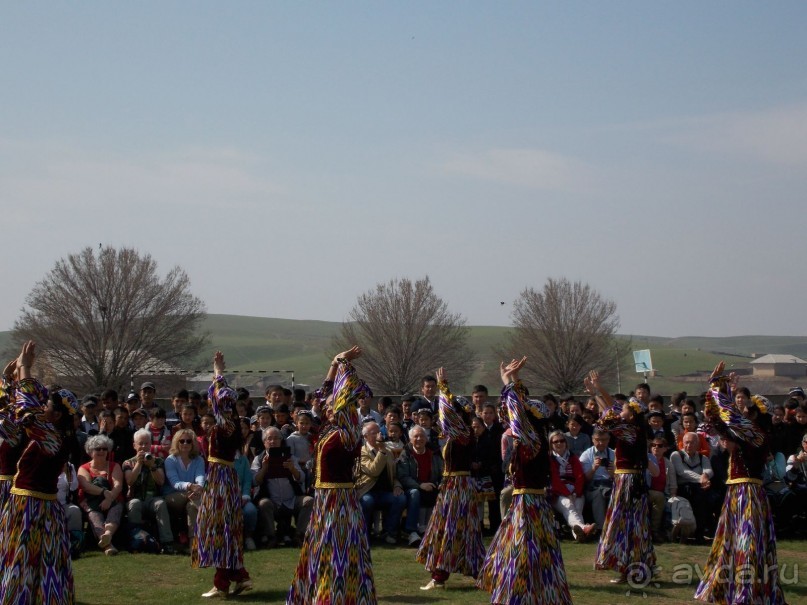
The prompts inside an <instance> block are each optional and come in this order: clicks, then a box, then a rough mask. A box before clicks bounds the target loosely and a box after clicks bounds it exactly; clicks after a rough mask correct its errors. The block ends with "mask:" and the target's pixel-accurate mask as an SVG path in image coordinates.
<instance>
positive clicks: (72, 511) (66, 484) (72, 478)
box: [56, 462, 84, 559]
mask: <svg viewBox="0 0 807 605" xmlns="http://www.w3.org/2000/svg"><path fill="white" fill-rule="evenodd" d="M56 499H57V500H58V501H59V503H60V504H61V505H62V508H64V512H65V517H67V531H68V532H70V558H72V559H78V558H79V557H80V556H81V545H82V543H83V542H84V530H83V526H84V520H83V519H82V517H81V509H80V508H79V507H78V505H77V504H76V503H75V502H76V501H77V500H78V475H77V474H76V469H75V467H74V466H73V465H72V464H70V463H69V462H65V464H64V469H63V470H62V474H61V475H59V478H58V480H57V482H56Z"/></svg>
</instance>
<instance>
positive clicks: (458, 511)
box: [416, 476, 485, 578]
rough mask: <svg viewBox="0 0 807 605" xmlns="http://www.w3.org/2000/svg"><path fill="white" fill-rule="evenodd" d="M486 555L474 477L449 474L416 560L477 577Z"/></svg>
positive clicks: (431, 569)
mask: <svg viewBox="0 0 807 605" xmlns="http://www.w3.org/2000/svg"><path fill="white" fill-rule="evenodd" d="M484 559H485V545H484V544H482V520H481V519H480V518H479V507H478V502H477V500H476V482H475V480H474V479H473V477H470V476H460V477H446V478H445V480H444V482H443V484H442V486H441V487H440V493H439V494H438V495H437V502H436V503H435V505H434V509H433V510H432V516H431V519H430V520H429V525H428V527H427V528H426V533H425V534H424V535H423V540H422V542H421V543H420V548H419V549H418V552H417V556H416V560H417V561H418V562H419V563H423V564H425V566H426V569H427V570H428V571H430V572H434V571H437V570H440V571H444V572H448V573H453V572H457V573H461V574H463V575H466V576H472V577H474V578H475V577H476V576H477V574H478V573H479V568H480V567H481V566H482V561H484Z"/></svg>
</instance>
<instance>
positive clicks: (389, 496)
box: [361, 490, 406, 537]
mask: <svg viewBox="0 0 807 605" xmlns="http://www.w3.org/2000/svg"><path fill="white" fill-rule="evenodd" d="M405 506H406V496H405V495H404V494H401V495H400V496H396V495H395V494H393V493H392V492H386V491H376V490H371V491H369V492H367V493H366V494H364V495H363V496H362V497H361V509H362V512H364V522H365V525H366V526H367V533H368V534H369V533H370V528H371V527H372V525H373V513H374V512H375V509H376V508H380V509H381V510H383V511H384V533H386V534H390V535H392V536H393V537H394V536H396V535H397V533H398V526H399V525H400V524H401V515H402V514H403V509H404V507H405Z"/></svg>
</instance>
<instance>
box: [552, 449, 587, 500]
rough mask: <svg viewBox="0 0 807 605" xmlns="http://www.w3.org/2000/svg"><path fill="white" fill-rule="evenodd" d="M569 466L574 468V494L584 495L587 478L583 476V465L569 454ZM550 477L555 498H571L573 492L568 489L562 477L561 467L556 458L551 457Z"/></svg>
mask: <svg viewBox="0 0 807 605" xmlns="http://www.w3.org/2000/svg"><path fill="white" fill-rule="evenodd" d="M569 464H570V465H571V467H572V475H573V476H574V494H575V495H576V496H582V495H583V488H584V487H585V484H586V476H585V474H583V465H582V464H580V460H579V459H578V458H577V456H575V455H574V454H569ZM549 476H550V478H551V480H552V494H553V495H555V496H570V495H571V492H570V491H569V490H568V489H567V488H566V484H565V483H564V481H563V480H562V479H561V477H560V465H559V464H558V461H557V460H555V456H553V455H551V454H550V456H549Z"/></svg>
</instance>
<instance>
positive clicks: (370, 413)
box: [359, 392, 382, 425]
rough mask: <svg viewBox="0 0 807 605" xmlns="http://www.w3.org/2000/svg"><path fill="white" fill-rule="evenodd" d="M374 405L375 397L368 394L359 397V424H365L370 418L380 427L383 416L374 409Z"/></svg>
mask: <svg viewBox="0 0 807 605" xmlns="http://www.w3.org/2000/svg"><path fill="white" fill-rule="evenodd" d="M372 404H373V396H372V394H371V393H369V392H368V393H362V394H361V395H359V422H361V423H362V424H364V423H365V422H367V421H368V418H369V419H370V420H372V421H373V422H375V423H376V424H378V425H380V424H381V421H382V418H381V414H379V413H378V412H377V411H376V410H374V409H373V407H372Z"/></svg>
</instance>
